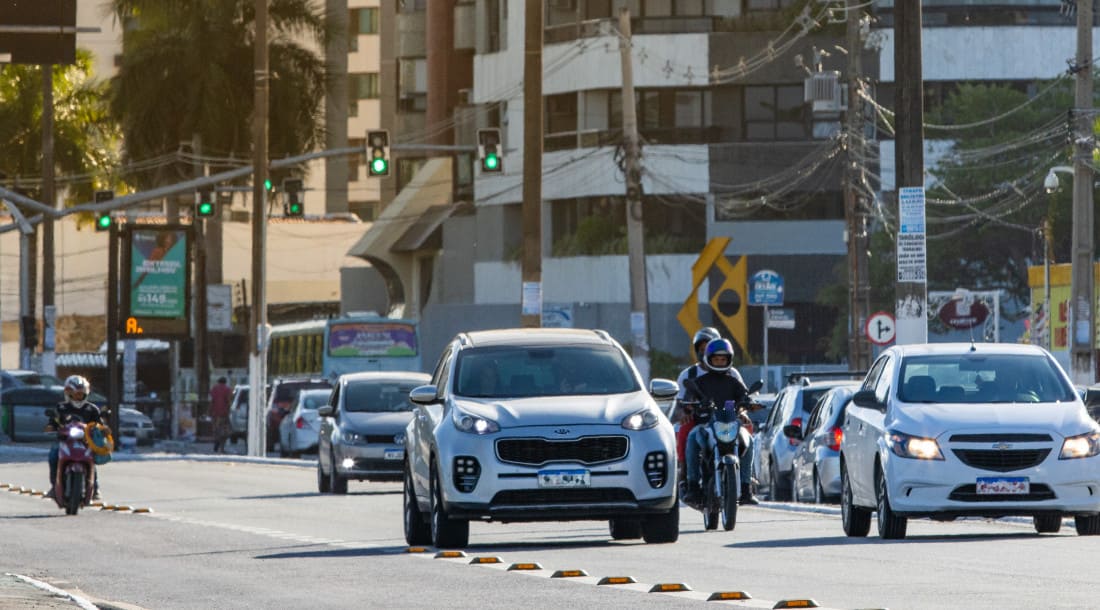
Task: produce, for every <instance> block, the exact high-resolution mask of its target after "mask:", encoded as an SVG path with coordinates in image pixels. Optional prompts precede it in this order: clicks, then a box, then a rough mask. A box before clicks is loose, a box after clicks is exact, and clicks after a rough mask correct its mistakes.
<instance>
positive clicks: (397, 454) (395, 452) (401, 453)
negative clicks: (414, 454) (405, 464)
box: [382, 449, 405, 460]
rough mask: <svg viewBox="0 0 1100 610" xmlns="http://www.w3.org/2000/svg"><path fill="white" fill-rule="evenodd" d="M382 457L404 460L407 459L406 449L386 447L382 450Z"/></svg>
mask: <svg viewBox="0 0 1100 610" xmlns="http://www.w3.org/2000/svg"><path fill="white" fill-rule="evenodd" d="M382 458H383V459H386V460H403V459H405V450H404V449H386V450H385V451H384V452H382Z"/></svg>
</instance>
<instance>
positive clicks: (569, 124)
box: [546, 93, 577, 133]
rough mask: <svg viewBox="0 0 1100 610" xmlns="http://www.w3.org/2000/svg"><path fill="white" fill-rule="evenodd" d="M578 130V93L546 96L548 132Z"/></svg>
mask: <svg viewBox="0 0 1100 610" xmlns="http://www.w3.org/2000/svg"><path fill="white" fill-rule="evenodd" d="M575 131H577V94H576V93H562V94H560V95H549V96H547V97H546V133H563V132H575Z"/></svg>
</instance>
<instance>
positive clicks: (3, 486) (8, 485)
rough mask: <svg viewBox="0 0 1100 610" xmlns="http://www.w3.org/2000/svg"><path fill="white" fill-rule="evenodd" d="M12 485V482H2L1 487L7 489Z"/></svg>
mask: <svg viewBox="0 0 1100 610" xmlns="http://www.w3.org/2000/svg"><path fill="white" fill-rule="evenodd" d="M9 487H11V483H0V489H7V488H9Z"/></svg>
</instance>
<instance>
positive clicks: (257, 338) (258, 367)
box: [248, 0, 269, 457]
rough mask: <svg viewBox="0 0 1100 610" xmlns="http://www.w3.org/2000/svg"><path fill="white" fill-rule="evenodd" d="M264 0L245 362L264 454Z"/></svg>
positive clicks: (252, 437) (258, 448)
mask: <svg viewBox="0 0 1100 610" xmlns="http://www.w3.org/2000/svg"><path fill="white" fill-rule="evenodd" d="M267 2H268V0H255V3H256V25H255V27H256V33H255V36H254V37H253V38H254V41H255V42H254V44H255V45H256V47H255V49H254V52H255V55H254V57H255V59H254V62H255V63H254V66H253V70H254V72H253V76H254V83H255V90H254V92H253V93H254V96H253V111H252V168H253V173H252V316H251V318H252V320H251V321H252V337H251V338H252V351H251V353H250V357H249V363H248V383H249V386H250V388H251V390H250V391H249V393H248V455H253V456H261V457H262V456H264V455H266V454H267V422H266V421H265V419H264V407H265V403H266V402H267V401H266V398H267V392H265V391H264V388H265V387H266V385H267V298H266V294H265V292H264V283H265V281H266V278H265V273H264V272H265V268H264V267H265V263H266V260H267V259H266V254H265V251H264V248H265V243H264V241H265V238H266V236H267V189H266V188H264V186H265V185H264V183H265V182H266V181H267V175H268V172H267V92H268V84H269V83H268V57H267Z"/></svg>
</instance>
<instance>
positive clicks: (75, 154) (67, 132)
mask: <svg viewBox="0 0 1100 610" xmlns="http://www.w3.org/2000/svg"><path fill="white" fill-rule="evenodd" d="M93 76H94V75H93V73H92V57H91V54H89V53H88V52H87V51H84V50H78V51H77V57H76V63H74V64H72V65H66V66H61V65H59V66H54V69H53V74H52V77H53V90H54V163H55V165H56V171H57V174H58V176H59V179H58V181H57V182H58V185H59V186H61V187H65V190H64V193H65V197H66V201H67V202H68V203H77V202H80V201H88V200H90V199H91V198H92V192H93V191H94V190H95V189H96V188H97V187H101V186H105V185H106V184H108V183H109V176H110V174H111V172H112V171H113V170H114V168H115V166H116V165H117V160H118V154H117V145H118V140H119V132H118V126H117V124H116V123H115V122H114V121H113V120H112V119H111V118H110V116H109V114H108V111H107V110H108V109H107V104H106V99H107V95H106V93H107V84H106V83H103V82H99V81H95V80H93ZM0 150H3V151H4V154H3V155H0V173H2V174H4V175H6V176H7V177H6V179H4V182H6V183H7V184H8V185H12V184H14V183H15V181H16V180H19V181H20V183H21V185H22V186H23V188H26V189H27V191H28V192H30V194H31V195H32V196H34V197H37V196H38V195H39V188H40V186H39V184H40V183H39V180H40V176H41V173H42V68H41V67H40V66H32V65H24V64H8V65H4V66H0Z"/></svg>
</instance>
